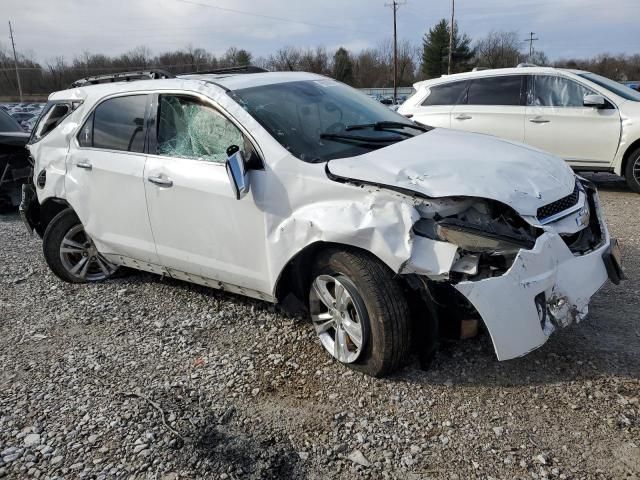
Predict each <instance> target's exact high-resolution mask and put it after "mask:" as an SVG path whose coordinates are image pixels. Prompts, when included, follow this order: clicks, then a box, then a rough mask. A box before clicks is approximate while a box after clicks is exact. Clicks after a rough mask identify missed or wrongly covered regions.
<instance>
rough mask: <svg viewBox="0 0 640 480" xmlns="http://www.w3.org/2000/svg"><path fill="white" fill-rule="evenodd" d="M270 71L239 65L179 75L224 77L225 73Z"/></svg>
mask: <svg viewBox="0 0 640 480" xmlns="http://www.w3.org/2000/svg"><path fill="white" fill-rule="evenodd" d="M268 71H269V70H265V69H264V68H261V67H256V66H255V65H238V66H235V67H224V68H215V69H213V70H203V71H201V72H189V73H180V74H179V75H208V74H213V73H216V74H219V75H224V74H225V73H264V72H268Z"/></svg>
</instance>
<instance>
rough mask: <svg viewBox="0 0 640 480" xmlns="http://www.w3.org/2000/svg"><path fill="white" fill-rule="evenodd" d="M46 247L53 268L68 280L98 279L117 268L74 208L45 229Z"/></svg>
mask: <svg viewBox="0 0 640 480" xmlns="http://www.w3.org/2000/svg"><path fill="white" fill-rule="evenodd" d="M42 249H43V252H44V258H45V260H46V261H47V265H49V268H50V269H51V271H52V272H53V273H54V274H55V275H56V276H57V277H58V278H60V279H61V280H64V281H65V282H70V283H87V282H98V281H101V280H105V279H107V278H109V277H110V276H111V275H113V274H114V273H115V271H116V269H117V267H116V266H115V265H113V264H112V263H110V262H109V261H108V260H107V259H106V258H104V257H103V256H102V255H101V254H100V252H98V250H97V249H96V247H95V245H94V244H93V241H92V240H91V238H90V237H89V235H88V234H87V233H86V232H85V231H84V227H83V226H82V223H80V220H79V219H78V217H77V216H76V214H75V213H74V212H73V210H71V209H66V210H63V211H62V212H60V213H59V214H58V215H56V216H55V217H53V219H52V220H51V222H50V223H49V225H48V226H47V229H46V230H45V232H44V237H43V239H42Z"/></svg>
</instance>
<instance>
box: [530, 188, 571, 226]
mask: <svg viewBox="0 0 640 480" xmlns="http://www.w3.org/2000/svg"><path fill="white" fill-rule="evenodd" d="M579 198H580V189H579V188H578V182H576V186H575V187H574V189H573V193H571V194H570V195H567V196H566V197H563V198H561V199H560V200H556V201H555V202H552V203H549V204H547V205H545V206H543V207H540V208H539V209H538V221H540V222H542V221H544V220H545V219H546V218H549V217H551V216H553V215H555V214H557V213H560V212H564V211H565V210H567V209H569V208H571V207H573V206H574V205H575V204H576V203H578V199H579Z"/></svg>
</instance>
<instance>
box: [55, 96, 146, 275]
mask: <svg viewBox="0 0 640 480" xmlns="http://www.w3.org/2000/svg"><path fill="white" fill-rule="evenodd" d="M148 100H149V96H148V95H146V94H140V95H124V96H118V97H113V98H109V99H106V100H104V101H102V102H101V103H100V104H99V105H98V106H97V107H96V108H95V110H94V111H93V112H92V113H91V114H90V115H89V117H88V118H87V119H86V120H85V122H84V124H83V126H82V128H81V129H80V132H79V133H78V135H77V137H76V138H74V139H73V140H72V141H71V144H70V147H69V153H68V155H67V175H66V176H65V188H66V192H67V200H68V201H69V203H70V204H71V206H72V207H73V209H74V210H75V212H76V213H77V215H78V217H79V218H80V221H81V222H82V224H83V225H84V228H85V230H86V231H87V233H88V234H89V235H90V236H91V238H92V239H93V241H94V242H95V243H96V246H97V247H98V250H99V251H100V253H102V254H103V255H105V256H106V257H107V258H109V257H110V256H115V257H118V256H123V257H127V258H131V259H135V260H139V261H142V262H145V263H149V264H153V265H157V264H158V257H157V255H156V251H155V244H154V241H153V236H152V235H151V226H150V224H149V216H148V214H147V203H146V199H145V195H144V183H143V173H144V165H145V160H146V156H145V153H144V144H145V134H146V121H145V119H146V117H147V115H148V113H147V110H148V108H147V104H148ZM116 263H120V262H118V261H117V260H116ZM147 269H148V268H147Z"/></svg>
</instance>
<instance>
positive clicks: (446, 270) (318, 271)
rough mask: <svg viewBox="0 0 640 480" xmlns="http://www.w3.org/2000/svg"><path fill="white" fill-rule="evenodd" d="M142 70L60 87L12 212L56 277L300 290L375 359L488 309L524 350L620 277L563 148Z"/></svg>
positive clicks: (296, 93)
mask: <svg viewBox="0 0 640 480" xmlns="http://www.w3.org/2000/svg"><path fill="white" fill-rule="evenodd" d="M249 71H251V70H249ZM145 75H146V74H132V75H129V76H127V75H123V76H119V77H116V78H110V79H107V80H105V79H104V78H93V79H85V80H84V81H80V82H78V83H77V84H76V86H75V87H74V88H71V89H69V90H65V91H61V92H56V93H53V94H52V95H51V96H50V98H49V104H48V106H47V109H46V110H45V112H44V113H43V115H42V117H41V119H40V121H39V124H38V125H37V126H36V128H35V131H34V134H33V137H32V139H31V143H30V145H29V149H30V152H31V155H32V157H33V159H34V175H33V185H27V186H25V188H24V189H23V201H22V205H21V213H22V215H23V218H24V220H25V222H26V223H27V225H28V228H29V230H31V231H33V230H35V231H36V232H37V233H38V234H40V235H41V236H42V237H43V249H44V256H45V258H46V261H47V263H48V265H49V266H50V268H51V270H52V271H53V272H54V273H55V274H56V275H57V276H58V277H60V278H61V279H63V280H66V281H69V282H91V281H98V280H104V279H106V278H108V277H109V276H111V275H112V274H113V273H114V272H115V270H116V269H117V268H118V267H119V266H126V267H132V268H135V269H140V270H145V271H148V272H154V273H157V274H162V275H166V276H169V277H172V278H176V279H180V280H185V281H188V282H194V283H198V284H201V285H206V286H209V287H213V288H220V289H224V290H227V291H230V292H234V293H238V294H242V295H247V296H251V297H255V298H259V299H263V300H265V301H269V302H274V303H276V302H278V303H282V304H285V305H298V306H301V307H304V308H305V309H306V310H307V311H308V313H309V315H310V317H311V320H312V323H313V325H314V327H315V330H316V332H317V334H318V337H319V340H320V343H321V344H322V346H323V347H324V348H325V349H326V350H327V351H328V352H329V354H330V355H332V356H333V357H334V358H335V359H337V360H338V361H339V362H341V363H343V364H347V365H348V366H349V367H351V368H354V369H357V370H360V371H363V372H365V373H368V374H370V375H376V376H380V375H384V374H388V373H390V372H392V371H393V370H395V369H397V368H398V367H399V366H401V365H402V364H403V362H405V361H406V359H407V358H408V357H409V355H410V354H411V352H417V353H418V354H419V355H420V356H421V358H422V359H423V360H425V361H428V359H429V358H430V357H431V355H432V354H433V352H434V349H435V346H436V343H437V341H438V339H439V338H441V337H453V338H461V337H467V336H470V335H472V334H474V333H475V332H476V331H477V329H478V325H482V324H484V326H485V327H486V329H487V330H488V333H489V334H490V335H491V339H492V341H493V345H494V347H495V351H496V354H497V357H498V359H499V360H506V359H511V358H514V357H518V356H521V355H524V354H526V353H527V352H530V351H531V350H533V349H535V348H537V347H540V346H541V345H542V344H544V343H545V341H546V340H547V338H548V337H549V335H550V334H551V333H552V332H553V331H554V330H556V329H557V328H558V327H564V326H566V325H568V324H570V323H572V322H578V321H580V320H581V319H582V318H584V316H585V315H586V314H587V305H588V303H589V300H590V297H591V296H592V295H593V294H594V293H595V292H596V291H597V290H598V289H599V288H600V287H601V286H602V285H603V283H604V282H605V281H606V280H607V278H610V279H611V280H612V281H613V282H614V283H618V281H619V280H620V279H621V277H622V270H621V267H620V258H619V256H620V255H619V249H618V247H617V242H616V241H615V239H612V238H610V236H609V233H608V231H607V227H606V225H605V222H604V220H603V216H602V211H601V207H600V203H599V200H598V194H597V193H596V189H595V188H594V186H593V185H592V184H591V183H589V182H588V181H585V180H583V179H581V178H579V177H576V175H575V174H574V173H573V172H572V170H571V169H570V168H569V167H568V166H567V165H566V164H565V163H564V162H563V161H562V160H560V159H558V158H556V157H554V156H551V155H548V154H546V153H543V152H541V151H538V150H534V149H531V148H527V147H525V146H522V145H519V144H514V143H511V142H509V141H504V140H499V139H496V138H492V137H489V136H484V135H477V134H470V133H465V132H457V131H453V130H447V129H440V128H435V129H431V128H425V127H423V126H421V125H418V124H415V123H413V122H411V121H410V120H408V119H406V118H404V117H402V116H401V115H399V114H397V113H395V112H393V111H391V110H390V109H388V108H386V107H385V106H384V105H381V104H379V103H377V102H375V101H374V100H371V99H370V98H368V97H367V96H366V95H364V94H361V93H359V92H357V91H356V90H354V89H352V88H350V87H348V86H346V85H343V84H341V83H339V82H336V81H334V80H331V79H329V78H326V77H323V76H319V75H314V74H307V73H293V72H287V73H250V74H249V73H238V72H235V71H233V70H232V71H228V72H224V73H216V74H193V75H184V76H180V77H178V78H158V79H139V80H136V81H133V80H135V79H137V78H139V77H141V76H145ZM152 75H153V76H155V74H152ZM165 77H169V75H165ZM114 80H115V81H114ZM117 80H130V81H126V82H125V81H117ZM103 82H108V83H103ZM294 300H297V302H296V301H294Z"/></svg>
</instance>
